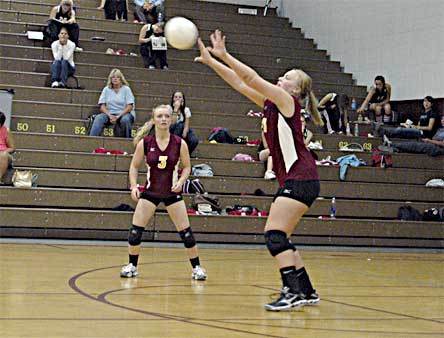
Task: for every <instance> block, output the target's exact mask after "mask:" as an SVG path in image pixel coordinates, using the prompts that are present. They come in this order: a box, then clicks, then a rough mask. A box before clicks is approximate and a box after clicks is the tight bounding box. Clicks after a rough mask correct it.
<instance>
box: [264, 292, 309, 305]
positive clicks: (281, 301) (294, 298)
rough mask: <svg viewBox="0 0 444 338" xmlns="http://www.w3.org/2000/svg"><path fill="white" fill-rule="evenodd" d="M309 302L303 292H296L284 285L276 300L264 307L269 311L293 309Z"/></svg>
mask: <svg viewBox="0 0 444 338" xmlns="http://www.w3.org/2000/svg"><path fill="white" fill-rule="evenodd" d="M306 304H307V300H306V299H305V297H304V295H303V294H294V293H291V292H290V289H289V288H288V287H286V286H285V287H283V288H282V290H281V295H280V296H279V298H278V299H276V300H275V301H274V302H271V303H269V304H265V305H264V308H265V310H267V311H291V310H292V309H295V308H299V307H301V306H304V305H306Z"/></svg>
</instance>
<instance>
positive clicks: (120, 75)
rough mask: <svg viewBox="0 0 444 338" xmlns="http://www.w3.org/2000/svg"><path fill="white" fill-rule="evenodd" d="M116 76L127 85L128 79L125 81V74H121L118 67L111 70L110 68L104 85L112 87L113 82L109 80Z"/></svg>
mask: <svg viewBox="0 0 444 338" xmlns="http://www.w3.org/2000/svg"><path fill="white" fill-rule="evenodd" d="M114 76H117V77H118V78H120V81H122V85H125V86H128V87H129V84H128V81H126V79H125V76H123V74H122V72H121V71H120V69H118V68H114V69H113V70H111V72H110V73H109V75H108V81H107V82H106V86H107V87H109V88H113V84H112V82H111V79H112V78H113V77H114Z"/></svg>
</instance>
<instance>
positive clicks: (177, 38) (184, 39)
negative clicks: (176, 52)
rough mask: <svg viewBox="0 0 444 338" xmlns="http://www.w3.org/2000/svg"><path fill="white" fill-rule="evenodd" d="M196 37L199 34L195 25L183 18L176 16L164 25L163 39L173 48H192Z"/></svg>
mask: <svg viewBox="0 0 444 338" xmlns="http://www.w3.org/2000/svg"><path fill="white" fill-rule="evenodd" d="M198 36H199V32H198V31H197V27H196V25H195V24H194V23H193V22H192V21H191V20H188V19H186V18H184V17H181V16H176V17H174V18H171V19H170V20H168V21H167V23H166V25H165V37H166V39H167V41H168V43H169V44H170V45H171V46H173V47H174V48H177V49H190V48H193V46H194V45H195V44H196V41H197V37H198Z"/></svg>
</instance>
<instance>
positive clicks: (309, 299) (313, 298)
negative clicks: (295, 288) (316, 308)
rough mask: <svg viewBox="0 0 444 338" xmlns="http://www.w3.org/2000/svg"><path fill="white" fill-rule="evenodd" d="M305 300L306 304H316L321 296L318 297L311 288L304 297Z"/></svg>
mask: <svg viewBox="0 0 444 338" xmlns="http://www.w3.org/2000/svg"><path fill="white" fill-rule="evenodd" d="M305 299H306V300H307V305H316V304H318V303H319V302H320V300H321V298H319V295H318V294H317V293H316V290H313V292H312V293H311V294H310V295H309V296H307V297H305Z"/></svg>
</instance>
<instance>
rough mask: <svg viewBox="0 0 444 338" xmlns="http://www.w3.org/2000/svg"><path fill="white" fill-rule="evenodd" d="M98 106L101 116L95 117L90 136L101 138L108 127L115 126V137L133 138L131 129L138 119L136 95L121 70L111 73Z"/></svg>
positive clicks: (114, 70)
mask: <svg viewBox="0 0 444 338" xmlns="http://www.w3.org/2000/svg"><path fill="white" fill-rule="evenodd" d="M98 104H99V106H100V114H99V115H97V116H96V117H95V119H94V122H93V125H92V127H91V131H90V133H89V135H90V136H100V135H101V134H102V131H103V128H104V127H105V126H106V125H113V126H114V136H118V137H126V138H131V129H132V126H133V122H134V120H135V118H136V113H135V110H134V95H133V93H132V91H131V89H130V87H129V85H128V82H127V81H126V79H125V77H124V76H123V74H122V72H121V71H120V70H119V69H113V70H111V72H110V73H109V76H108V82H107V84H106V87H105V88H103V90H102V94H101V95H100V98H99V102H98Z"/></svg>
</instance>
